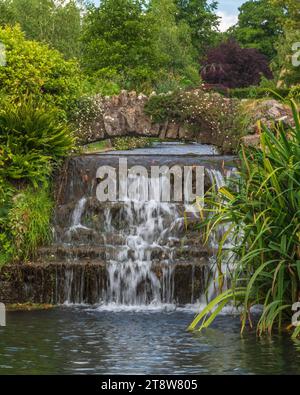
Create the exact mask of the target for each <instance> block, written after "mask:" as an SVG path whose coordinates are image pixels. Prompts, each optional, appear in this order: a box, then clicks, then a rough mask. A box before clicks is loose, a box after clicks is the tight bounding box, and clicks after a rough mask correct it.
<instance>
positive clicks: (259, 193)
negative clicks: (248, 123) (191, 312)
mask: <svg viewBox="0 0 300 395" xmlns="http://www.w3.org/2000/svg"><path fill="white" fill-rule="evenodd" d="M292 110H293V113H294V120H295V127H294V128H292V127H290V128H289V129H285V128H284V126H283V125H280V126H278V127H277V128H276V129H275V130H270V129H268V128H267V127H265V126H262V127H261V139H260V142H261V147H260V148H244V149H242V151H241V155H240V156H241V168H240V177H239V178H238V179H237V180H235V181H234V180H232V182H231V183H230V184H229V185H228V186H227V187H224V188H221V189H220V190H219V191H217V192H216V191H211V192H209V193H208V195H207V197H206V210H207V212H208V214H209V215H208V219H207V221H206V222H205V224H204V225H205V226H206V234H207V238H209V235H210V234H211V233H212V232H213V231H214V230H215V229H216V228H217V227H218V226H219V224H228V225H229V226H230V230H231V232H230V233H231V235H230V237H231V240H234V241H235V243H234V244H235V246H234V247H233V249H232V251H233V252H234V254H235V255H236V259H235V267H234V270H233V271H232V270H231V271H230V270H229V273H230V283H231V289H230V290H227V291H225V292H223V293H221V295H219V296H218V297H217V298H215V299H214V300H213V301H212V302H211V303H210V304H209V305H208V306H207V308H206V309H204V310H203V311H202V312H201V313H200V315H199V316H198V317H196V319H195V320H194V322H193V323H192V324H191V326H190V329H195V328H196V327H197V326H198V325H199V324H200V329H202V328H205V327H207V326H208V325H209V324H210V323H211V322H212V321H213V319H214V318H215V316H216V315H217V313H218V312H219V311H220V309H221V308H222V307H223V306H225V305H226V304H227V303H229V302H233V303H234V304H235V305H236V306H238V307H240V308H241V309H242V330H244V328H245V326H246V324H247V322H249V323H250V324H251V316H250V308H251V306H253V305H257V304H260V305H262V306H263V312H262V315H261V317H260V320H259V322H258V324H257V331H258V333H259V334H263V333H265V332H268V333H271V332H272V331H273V330H274V328H277V329H279V330H281V329H283V328H285V327H290V326H291V317H292V305H293V304H294V303H295V302H297V301H299V296H300V211H299V207H300V182H299V180H300V117H299V112H298V109H297V106H296V104H295V103H294V102H292ZM228 237H229V232H227V233H226V234H225V235H224V237H223V239H222V240H221V242H220V245H219V252H218V268H219V281H220V279H221V280H222V278H224V276H225V273H224V271H222V270H221V262H222V261H223V262H224V259H225V255H224V254H225V253H224V249H223V246H224V243H225V241H226V239H227V238H228ZM225 262H226V261H225ZM227 275H228V274H227ZM221 282H222V281H221ZM215 308H217V310H215V313H213V314H212V315H211V316H209V314H210V313H211V312H212V311H213V310H214V309H215ZM298 333H299V330H298ZM296 335H297V329H296V330H295V332H294V336H296Z"/></svg>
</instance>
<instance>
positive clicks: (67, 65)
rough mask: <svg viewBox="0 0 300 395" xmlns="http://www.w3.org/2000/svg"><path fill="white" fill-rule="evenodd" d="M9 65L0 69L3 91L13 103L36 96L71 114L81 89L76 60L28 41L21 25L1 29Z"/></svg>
mask: <svg viewBox="0 0 300 395" xmlns="http://www.w3.org/2000/svg"><path fill="white" fill-rule="evenodd" d="M0 41H1V42H2V43H3V44H4V45H5V49H6V59H7V64H6V66H5V67H0V92H1V94H2V95H6V96H7V98H9V99H10V100H12V101H18V100H19V98H20V97H22V96H23V95H33V96H35V98H36V99H38V98H40V99H42V100H44V101H45V102H47V103H50V104H53V105H55V106H57V107H59V108H60V109H62V110H64V111H68V110H69V109H70V108H71V107H72V104H73V103H74V101H75V100H76V99H77V97H78V95H79V91H80V86H81V75H80V70H79V67H78V65H77V63H76V62H75V61H65V60H64V59H63V57H62V55H61V54H60V53H59V52H58V51H55V50H51V49H49V48H48V46H46V45H43V44H39V43H37V42H34V41H28V40H26V39H25V37H24V33H22V31H21V30H20V28H19V27H18V26H16V27H6V28H0Z"/></svg>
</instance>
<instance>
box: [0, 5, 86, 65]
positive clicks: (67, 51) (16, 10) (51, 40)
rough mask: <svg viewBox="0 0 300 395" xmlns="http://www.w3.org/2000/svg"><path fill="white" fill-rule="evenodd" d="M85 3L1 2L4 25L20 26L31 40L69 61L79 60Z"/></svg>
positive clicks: (1, 17)
mask: <svg viewBox="0 0 300 395" xmlns="http://www.w3.org/2000/svg"><path fill="white" fill-rule="evenodd" d="M81 3H82V1H81V0H77V1H76V0H69V1H66V0H0V24H1V25H2V26H4V25H6V24H9V25H15V24H19V25H20V26H21V28H22V30H23V31H24V32H25V34H26V37H27V38H28V39H29V40H37V41H41V42H44V43H47V44H49V45H50V46H51V47H53V48H55V49H58V50H59V51H61V52H62V53H63V54H64V55H65V56H66V57H67V58H72V57H78V56H79V54H80V34H81V15H80V13H81V8H82V4H81ZM25 10H26V11H25Z"/></svg>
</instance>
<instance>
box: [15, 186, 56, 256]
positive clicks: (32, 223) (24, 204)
mask: <svg viewBox="0 0 300 395" xmlns="http://www.w3.org/2000/svg"><path fill="white" fill-rule="evenodd" d="M52 207H53V202H52V200H51V198H50V195H49V191H48V188H47V187H44V188H40V189H33V188H27V189H25V190H24V191H22V192H19V193H18V194H17V195H16V196H15V197H14V200H13V206H12V208H11V209H10V211H9V213H8V228H9V232H10V235H11V241H12V247H11V251H12V255H13V259H14V260H17V261H19V260H21V259H24V260H28V259H29V258H31V257H33V256H34V254H35V253H36V250H37V248H38V247H39V245H41V244H44V243H47V242H50V240H51V226H50V225H51V223H50V221H51V214H52Z"/></svg>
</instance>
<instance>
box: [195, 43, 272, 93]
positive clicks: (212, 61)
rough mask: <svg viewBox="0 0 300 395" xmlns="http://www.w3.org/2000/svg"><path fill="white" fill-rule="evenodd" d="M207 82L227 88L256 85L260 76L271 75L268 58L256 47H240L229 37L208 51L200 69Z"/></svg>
mask: <svg viewBox="0 0 300 395" xmlns="http://www.w3.org/2000/svg"><path fill="white" fill-rule="evenodd" d="M201 76H202V78H203V80H204V81H205V82H207V83H208V84H218V85H223V86H225V87H227V88H246V87H248V86H251V85H258V84H259V83H260V80H261V77H262V76H265V77H266V78H268V79H271V78H272V77H273V74H272V72H271V70H270V67H269V63H268V59H267V57H266V56H265V55H263V54H261V53H260V52H259V51H258V50H257V49H253V48H242V47H241V46H240V45H239V44H238V43H237V42H236V41H235V40H233V39H230V40H228V41H227V42H224V43H222V44H220V45H219V46H218V47H216V48H213V49H211V50H209V51H208V53H207V55H206V58H205V60H204V63H203V67H202V70H201Z"/></svg>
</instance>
